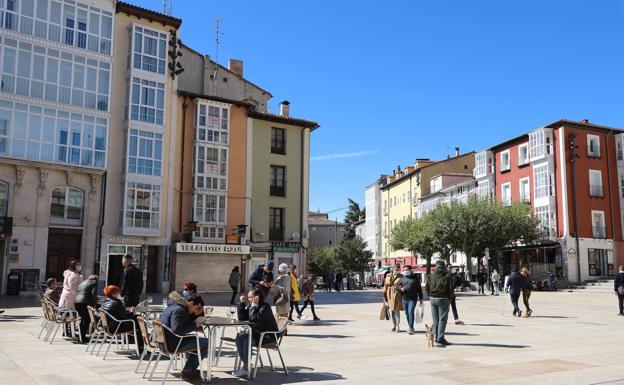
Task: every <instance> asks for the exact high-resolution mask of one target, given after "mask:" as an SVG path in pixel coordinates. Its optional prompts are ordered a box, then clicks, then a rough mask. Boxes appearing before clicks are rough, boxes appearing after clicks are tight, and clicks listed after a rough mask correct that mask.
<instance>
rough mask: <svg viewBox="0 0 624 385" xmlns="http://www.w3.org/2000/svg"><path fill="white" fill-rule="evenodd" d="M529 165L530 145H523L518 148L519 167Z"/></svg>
mask: <svg viewBox="0 0 624 385" xmlns="http://www.w3.org/2000/svg"><path fill="white" fill-rule="evenodd" d="M528 163H529V144H528V143H525V144H521V145H520V146H518V166H522V165H524V164H528Z"/></svg>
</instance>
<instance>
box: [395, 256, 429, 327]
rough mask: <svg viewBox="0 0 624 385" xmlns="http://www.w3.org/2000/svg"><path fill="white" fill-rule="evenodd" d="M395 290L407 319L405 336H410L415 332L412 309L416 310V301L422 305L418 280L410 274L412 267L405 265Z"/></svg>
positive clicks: (421, 294)
mask: <svg viewBox="0 0 624 385" xmlns="http://www.w3.org/2000/svg"><path fill="white" fill-rule="evenodd" d="M397 288H398V291H399V292H400V293H401V294H402V296H403V299H402V301H403V308H404V309H405V317H406V318H407V324H408V326H409V329H408V330H407V334H409V335H412V334H414V333H415V332H416V331H415V330H414V309H415V308H416V301H420V304H421V305H422V304H423V293H422V287H421V286H420V279H419V278H418V276H417V275H415V274H413V273H412V266H410V265H405V266H404V267H403V276H402V277H401V278H399V282H398V284H397Z"/></svg>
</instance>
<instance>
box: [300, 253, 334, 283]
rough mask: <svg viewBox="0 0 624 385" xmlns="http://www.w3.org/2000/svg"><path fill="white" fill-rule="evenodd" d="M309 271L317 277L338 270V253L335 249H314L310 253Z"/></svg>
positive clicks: (308, 257)
mask: <svg viewBox="0 0 624 385" xmlns="http://www.w3.org/2000/svg"><path fill="white" fill-rule="evenodd" d="M307 259H308V271H309V272H310V273H312V274H314V275H316V276H320V277H322V276H324V275H325V272H327V271H329V270H334V269H335V268H336V252H335V248H333V247H313V248H311V249H310V251H308V256H307Z"/></svg>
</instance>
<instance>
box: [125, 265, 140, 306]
mask: <svg viewBox="0 0 624 385" xmlns="http://www.w3.org/2000/svg"><path fill="white" fill-rule="evenodd" d="M122 264H123V267H124V272H123V279H122V280H121V297H122V301H123V303H124V305H125V306H126V307H135V306H137V305H138V304H139V298H140V297H141V293H142V292H143V273H142V272H141V270H140V269H139V268H138V267H136V266H135V265H133V264H132V255H130V254H126V255H124V257H123V260H122Z"/></svg>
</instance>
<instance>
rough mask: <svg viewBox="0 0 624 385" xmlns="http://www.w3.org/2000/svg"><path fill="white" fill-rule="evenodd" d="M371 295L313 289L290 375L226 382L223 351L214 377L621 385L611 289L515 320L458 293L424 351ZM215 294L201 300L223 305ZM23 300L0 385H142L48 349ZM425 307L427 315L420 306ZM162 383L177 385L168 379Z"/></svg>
mask: <svg viewBox="0 0 624 385" xmlns="http://www.w3.org/2000/svg"><path fill="white" fill-rule="evenodd" d="M380 295H381V294H380V292H378V291H363V292H362V291H359V292H343V293H329V294H328V293H319V294H318V295H317V301H316V302H317V306H316V310H317V313H318V315H319V317H321V319H322V321H321V322H318V323H312V322H301V323H297V324H295V325H293V326H292V327H290V328H289V335H288V337H286V338H285V339H284V344H283V350H284V355H285V360H286V363H287V365H288V367H289V370H290V371H291V375H289V376H285V375H284V374H283V373H282V372H271V371H270V370H259V372H258V377H257V379H256V380H253V381H247V380H242V379H236V378H233V377H232V376H231V375H230V374H229V373H228V371H229V370H231V369H230V368H231V366H232V365H233V358H231V357H233V356H232V352H231V351H230V352H229V353H228V357H227V358H226V359H225V360H223V361H222V363H220V365H221V367H220V368H218V369H217V372H216V377H217V378H216V379H214V380H213V382H214V383H216V384H228V385H229V384H240V383H252V384H298V383H304V382H306V383H314V384H319V385H320V384H335V385H345V384H358V385H368V384H371V385H372V384H375V385H377V384H380V383H386V384H392V385H402V384H410V385H411V384H435V385H445V384H519V385H520V384H549V385H556V384H566V385H572V384H624V366H623V365H622V361H623V358H622V357H624V332H623V326H624V317H617V316H616V315H615V314H616V313H617V300H616V297H615V296H614V295H613V294H610V295H609V294H603V293H578V292H576V293H569V292H557V293H542V292H534V293H533V295H532V297H531V300H532V301H531V302H532V307H533V308H534V313H533V316H532V317H531V318H521V319H520V318H516V317H512V316H511V306H510V304H509V303H505V305H503V302H506V301H507V300H508V299H507V297H504V298H503V297H491V296H476V295H461V296H460V297H458V303H457V305H458V307H459V312H460V317H461V319H462V320H464V321H465V322H466V325H464V326H455V325H453V324H449V327H448V329H447V331H448V334H447V339H448V340H449V341H450V342H452V343H454V345H453V346H449V347H447V348H433V349H432V348H428V347H427V346H426V341H425V336H424V332H423V331H422V329H423V328H422V326H419V327H418V329H419V333H417V334H416V335H414V336H409V335H407V334H406V333H391V332H390V331H389V330H390V328H391V324H390V323H389V322H387V321H379V320H378V317H379V310H380V306H381V305H380V302H379V299H380ZM220 298H221V297H219V296H208V298H207V299H208V300H209V302H210V301H212V302H211V303H222V302H223V300H222V299H220ZM223 298H225V297H223ZM24 305H25V304H24V301H23V300H21V301H19V300H17V299H15V298H9V297H0V308H3V309H6V312H5V313H4V314H3V315H0V385H1V384H54V385H71V384H88V385H101V384H149V383H150V382H148V381H147V380H143V379H141V375H139V374H134V368H135V366H136V363H137V361H136V360H135V359H131V358H129V357H128V356H126V355H123V354H121V353H113V354H109V357H108V358H107V359H106V361H102V358H99V357H95V356H90V355H88V354H87V353H85V352H84V346H83V345H78V344H74V343H71V342H69V341H66V340H64V339H63V338H58V337H57V340H56V341H55V342H54V344H52V345H50V344H46V343H43V342H42V341H40V340H38V339H37V334H38V332H39V325H40V323H41V318H40V313H41V311H40V309H39V308H37V307H34V306H33V302H32V301H31V302H29V303H28V304H26V306H29V307H23V306H24ZM503 306H504V307H505V314H504V316H501V311H502V309H503ZM425 309H426V313H425V318H426V319H428V318H430V314H429V313H430V312H429V309H428V304H426V308H425ZM225 311H226V310H225V307H220V308H218V309H217V310H216V312H217V314H220V313H222V314H224V315H225ZM306 312H308V310H306ZM403 324H405V321H403ZM403 326H404V325H403ZM275 358H276V360H274V362H276V361H277V362H279V360H277V357H275ZM265 362H266V359H265ZM165 367H166V365H163V364H161V365H160V366H159V369H160V370H158V371H157V372H156V374H155V377H156V378H155V379H154V381H152V382H151V383H159V381H160V379H161V378H162V373H163V372H164V369H165ZM155 381H158V382H155ZM167 383H171V384H185V382H184V381H182V380H180V379H179V378H177V377H170V378H169V380H168V381H167ZM196 383H199V381H197V382H196Z"/></svg>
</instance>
